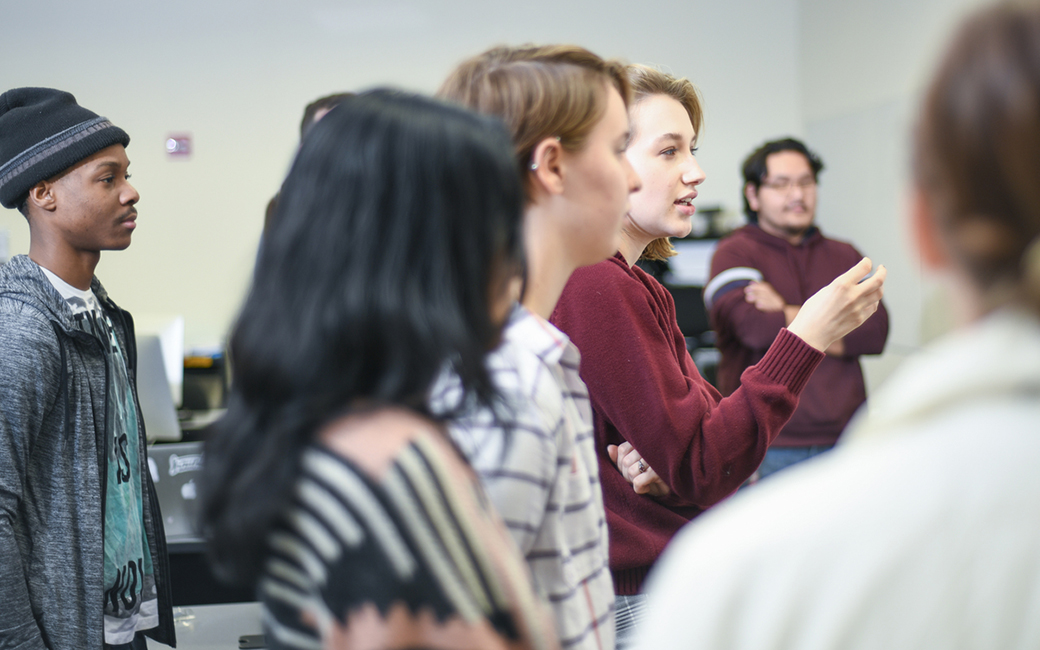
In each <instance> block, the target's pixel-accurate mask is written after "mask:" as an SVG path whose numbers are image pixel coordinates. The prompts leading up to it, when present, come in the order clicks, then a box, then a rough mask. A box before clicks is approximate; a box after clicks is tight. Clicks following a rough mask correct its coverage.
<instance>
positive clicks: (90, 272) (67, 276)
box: [29, 241, 101, 291]
mask: <svg viewBox="0 0 1040 650" xmlns="http://www.w3.org/2000/svg"><path fill="white" fill-rule="evenodd" d="M29 259H31V260H32V261H33V262H36V263H37V264H39V265H40V266H42V267H43V268H45V269H47V270H48V271H50V272H51V273H53V274H54V275H56V276H58V277H59V278H61V279H62V280H64V281H65V282H68V283H69V284H70V285H72V286H73V287H76V288H77V289H79V290H81V291H86V290H87V289H90V282H91V280H93V279H94V269H96V268H97V265H98V262H99V261H101V253H100V252H83V251H80V252H72V251H59V250H56V248H55V247H53V246H44V245H40V244H38V243H37V242H36V241H32V242H30V243H29Z"/></svg>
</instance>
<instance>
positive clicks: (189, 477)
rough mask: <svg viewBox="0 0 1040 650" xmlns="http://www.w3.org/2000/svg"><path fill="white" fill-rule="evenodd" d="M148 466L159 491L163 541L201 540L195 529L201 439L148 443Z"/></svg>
mask: <svg viewBox="0 0 1040 650" xmlns="http://www.w3.org/2000/svg"><path fill="white" fill-rule="evenodd" d="M148 468H149V470H151V473H152V481H153V482H154V483H155V491H156V493H157V494H158V495H159V509H160V510H161V511H162V517H163V525H164V526H165V528H166V541H167V542H171V543H177V542H200V541H202V537H201V536H200V535H199V533H198V493H199V478H200V477H201V474H202V442H175V443H170V444H156V445H150V446H149V447H148Z"/></svg>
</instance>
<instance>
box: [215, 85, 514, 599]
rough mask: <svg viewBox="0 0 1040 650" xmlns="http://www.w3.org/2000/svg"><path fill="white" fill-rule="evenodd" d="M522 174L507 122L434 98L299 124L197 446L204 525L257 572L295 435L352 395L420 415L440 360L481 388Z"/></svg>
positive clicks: (370, 96) (291, 470)
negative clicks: (224, 404) (223, 386)
mask: <svg viewBox="0 0 1040 650" xmlns="http://www.w3.org/2000/svg"><path fill="white" fill-rule="evenodd" d="M522 203H523V189H522V186H521V181H520V173H519V169H518V167H517V163H516V162H515V159H514V156H513V155H512V143H511V142H510V138H509V134H508V132H507V131H506V129H505V127H504V126H503V125H502V124H501V123H500V122H499V121H498V120H497V119H495V118H491V117H487V116H479V115H477V114H475V113H471V112H469V111H467V110H465V109H462V108H458V107H453V106H448V105H446V104H442V103H439V102H437V101H435V100H432V99H427V98H423V97H419V96H415V95H410V94H405V93H401V92H397V91H389V90H375V91H370V92H368V93H364V94H361V95H358V96H355V97H350V98H347V99H345V100H344V101H343V102H342V103H341V104H340V105H339V106H337V107H336V108H335V109H333V110H332V111H331V112H330V113H329V114H328V115H327V116H326V117H325V118H324V119H322V120H321V121H320V122H319V123H318V124H317V125H316V126H315V127H314V129H313V130H312V131H311V132H310V133H308V135H307V137H306V138H305V139H304V142H303V144H302V147H301V149H300V151H299V153H298V154H297V157H296V160H295V162H294V163H293V166H292V169H291V171H290V172H289V175H288V177H287V178H286V180H285V183H284V184H283V186H282V191H281V198H280V200H279V203H278V208H277V212H276V214H275V215H274V218H273V220H272V223H271V228H270V230H268V231H267V232H266V233H265V234H264V238H263V242H262V244H261V249H260V253H259V256H258V259H257V266H256V270H255V274H254V278H253V283H252V287H251V289H250V292H249V295H248V297H247V299H246V302H245V305H244V306H243V308H242V311H241V313H240V315H239V317H238V321H237V323H236V325H235V328H234V331H233V333H232V337H231V344H230V353H231V361H232V364H233V375H232V386H231V394H230V398H229V402H228V411H227V415H226V416H225V417H224V418H223V419H222V420H221V421H220V422H219V423H218V424H217V425H216V426H215V427H214V429H213V430H212V431H211V434H210V437H209V439H208V441H207V444H206V451H205V467H204V476H203V489H202V526H203V533H204V535H205V537H206V538H207V541H208V543H209V549H210V556H211V560H212V561H213V564H214V567H215V568H216V570H217V572H218V575H219V576H221V577H222V578H224V579H225V580H228V581H233V582H240V583H251V582H252V581H253V579H255V577H256V575H257V573H258V572H259V570H260V568H261V563H262V561H263V558H264V555H265V548H266V546H265V544H266V537H267V533H268V531H269V530H270V528H271V526H272V525H273V523H274V522H275V520H276V518H277V517H278V515H279V513H280V512H281V511H282V510H283V509H284V507H285V506H286V504H287V503H288V500H289V497H290V493H291V489H292V487H293V485H294V483H295V481H296V479H297V476H298V472H299V459H300V455H301V453H302V451H303V449H304V448H305V447H306V446H307V445H308V444H309V443H310V442H311V441H312V440H313V439H314V436H315V434H316V433H317V431H318V429H319V428H320V427H321V426H322V425H323V424H325V423H327V422H329V421H330V420H332V419H334V418H336V417H337V416H340V415H343V414H345V413H346V412H348V411H349V410H350V409H352V408H355V407H356V406H357V405H359V404H368V405H391V404H392V405H403V406H406V407H409V408H411V409H414V410H415V411H417V412H420V413H422V414H425V415H427V416H430V415H431V414H430V413H429V409H428V406H427V401H428V398H429V395H428V392H429V389H430V387H431V385H432V384H433V383H434V381H435V380H436V378H437V376H438V375H439V373H440V372H441V371H443V370H444V369H445V368H446V367H448V366H450V367H451V368H452V370H454V372H455V373H456V374H457V375H458V376H459V378H460V379H461V381H462V385H463V388H464V391H465V395H466V396H467V399H476V400H478V401H479V402H481V403H485V404H491V403H492V401H493V400H494V398H495V393H494V388H493V386H492V384H491V381H490V378H489V376H488V374H487V372H486V370H485V365H484V356H485V354H486V352H487V351H488V350H489V349H490V348H491V347H492V346H493V345H494V343H495V341H496V340H497V338H498V336H499V334H500V326H499V325H496V324H495V323H493V322H492V319H491V316H490V313H489V310H490V306H491V302H492V300H494V298H495V297H496V295H497V294H499V293H500V288H501V287H502V286H504V284H505V280H506V277H507V276H508V274H509V272H510V271H511V270H512V269H514V268H517V267H518V266H519V262H520V257H521V255H522V253H521V250H522V249H521V237H520V223H521V213H522Z"/></svg>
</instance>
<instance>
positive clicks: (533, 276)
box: [521, 206, 578, 320]
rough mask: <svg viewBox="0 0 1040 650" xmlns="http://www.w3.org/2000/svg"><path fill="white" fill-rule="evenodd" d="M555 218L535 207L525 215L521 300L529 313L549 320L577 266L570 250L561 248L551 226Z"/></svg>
mask: <svg viewBox="0 0 1040 650" xmlns="http://www.w3.org/2000/svg"><path fill="white" fill-rule="evenodd" d="M555 223H556V218H554V216H553V215H552V214H548V213H547V212H546V211H545V210H543V209H541V208H539V207H538V206H531V207H529V208H528V209H527V213H526V214H525V215H524V249H525V252H526V255H527V277H526V280H525V283H524V297H523V300H522V301H521V302H522V304H523V306H524V307H526V308H527V310H528V311H530V312H532V313H534V314H537V315H538V316H541V317H542V318H544V319H545V320H549V317H550V316H551V315H552V312H553V310H554V309H556V303H557V302H559V301H560V296H561V295H562V294H563V289H564V287H566V286H567V280H569V279H570V277H571V274H572V273H574V271H575V269H577V268H578V265H577V264H576V263H575V262H574V260H573V259H572V257H571V254H570V251H568V250H567V249H566V247H565V246H563V245H561V243H560V242H561V241H562V239H561V238H560V237H559V236H558V235H557V233H556V231H555V229H554V228H553V225H554V224H555Z"/></svg>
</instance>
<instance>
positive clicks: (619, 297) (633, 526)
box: [551, 254, 823, 595]
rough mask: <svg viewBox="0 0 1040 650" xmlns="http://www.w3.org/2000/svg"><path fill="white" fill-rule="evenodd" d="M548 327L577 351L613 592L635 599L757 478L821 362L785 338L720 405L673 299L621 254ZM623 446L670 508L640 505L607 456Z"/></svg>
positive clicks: (597, 270)
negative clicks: (708, 514)
mask: <svg viewBox="0 0 1040 650" xmlns="http://www.w3.org/2000/svg"><path fill="white" fill-rule="evenodd" d="M551 320H552V322H553V323H554V324H555V325H556V326H557V327H559V328H560V329H561V330H563V331H564V332H565V333H566V334H567V335H568V336H570V337H571V340H573V341H574V343H575V344H576V345H577V346H578V349H579V350H580V351H581V377H582V379H583V380H585V383H586V384H587V385H588V388H589V397H590V398H591V401H592V409H593V427H594V433H595V437H596V453H597V456H598V458H599V469H600V479H601V482H602V485H603V496H604V505H605V506H606V509H607V527H608V529H609V531H610V568H611V571H612V572H613V575H614V590H615V592H616V593H618V594H623V595H631V594H636V593H639V591H640V590H641V587H642V583H643V579H644V578H645V577H646V574H647V572H648V571H649V570H650V567H651V565H652V564H653V563H654V561H655V560H656V559H657V556H658V555H659V554H660V553H661V551H662V550H663V549H664V546H665V544H667V543H668V541H669V540H670V539H671V538H672V536H673V535H674V534H675V533H676V531H678V530H679V528H681V527H682V526H683V524H685V523H687V522H688V521H689V520H690V519H693V518H694V517H696V516H697V515H699V514H700V513H701V512H703V511H704V510H705V509H707V508H708V507H710V506H712V505H714V504H716V503H718V502H719V501H721V500H722V499H724V498H725V497H727V496H729V495H730V494H732V493H733V492H735V491H736V489H737V488H738V487H740V485H741V484H742V483H743V482H744V481H745V480H746V479H747V478H748V477H749V476H751V474H752V473H753V472H754V471H755V470H756V469H757V468H758V465H759V463H761V462H762V458H763V457H764V456H765V452H766V448H767V447H768V446H769V443H770V442H771V441H772V440H773V438H775V437H776V435H777V433H779V431H780V429H781V427H783V425H784V423H786V422H787V419H788V418H789V417H791V413H792V412H793V411H794V409H795V407H796V406H797V404H798V395H799V393H800V392H801V391H802V389H803V388H804V387H805V384H806V382H807V381H808V379H809V376H810V375H812V373H813V370H815V368H816V366H817V365H818V364H819V363H820V360H821V359H822V358H823V354H822V353H821V352H819V351H817V350H815V349H814V348H812V347H811V346H809V345H808V344H806V343H805V342H804V341H802V340H801V339H800V338H798V337H797V336H795V335H794V334H791V333H790V332H788V331H787V330H786V329H785V330H782V331H781V332H780V334H779V336H777V337H776V342H775V343H773V346H772V347H771V348H770V350H769V352H767V353H766V355H765V357H764V358H763V359H762V361H761V362H760V363H759V364H758V365H756V366H754V367H752V368H749V369H748V370H747V371H746V372H745V373H744V375H743V377H742V386H741V388H739V389H738V390H737V391H736V392H734V393H733V395H731V396H729V397H727V398H725V399H723V398H722V396H721V394H720V393H719V392H718V391H717V390H715V388H714V387H713V386H711V384H709V383H708V382H707V381H705V380H704V379H703V378H702V377H701V376H700V373H698V372H697V367H696V366H695V365H694V364H693V360H692V359H691V358H690V355H689V353H687V351H686V341H685V339H684V338H683V335H682V332H681V331H680V330H679V326H678V325H677V324H676V321H675V304H674V302H673V301H672V297H671V295H670V294H669V293H668V291H667V290H665V288H664V287H662V286H661V285H660V283H658V282H657V281H656V280H654V279H653V278H651V277H650V276H649V275H647V274H646V273H644V272H643V270H642V269H640V268H638V267H632V268H629V266H628V264H627V263H626V262H625V260H624V258H623V257H622V256H621V255H620V254H618V255H615V256H614V257H613V258H611V259H609V260H606V261H604V262H601V263H599V264H596V265H594V266H589V267H585V268H583V269H578V271H576V272H575V273H574V275H572V276H571V279H570V281H569V282H568V283H567V287H566V288H565V289H564V292H563V296H562V297H561V298H560V302H559V303H558V304H557V306H556V310H555V311H554V312H553V314H552V319H551ZM625 441H628V442H630V443H632V445H633V446H634V447H635V448H636V449H637V450H639V452H640V453H641V454H642V455H643V458H645V459H646V461H647V462H648V463H649V464H650V465H651V466H652V467H653V468H654V469H655V470H656V471H657V473H658V474H659V475H660V476H661V478H662V479H664V481H665V482H666V483H667V484H668V486H669V487H670V488H671V490H672V494H671V495H670V496H669V497H668V498H666V499H661V500H658V499H655V498H653V497H649V496H641V495H637V494H636V493H635V492H634V491H633V490H632V486H631V485H630V484H629V483H628V482H627V481H626V480H625V478H624V477H623V476H622V475H621V473H620V472H619V471H618V469H617V467H616V466H615V465H614V464H613V463H612V462H611V461H610V457H609V456H608V455H607V445H608V444H615V445H617V444H621V443H622V442H625Z"/></svg>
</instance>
